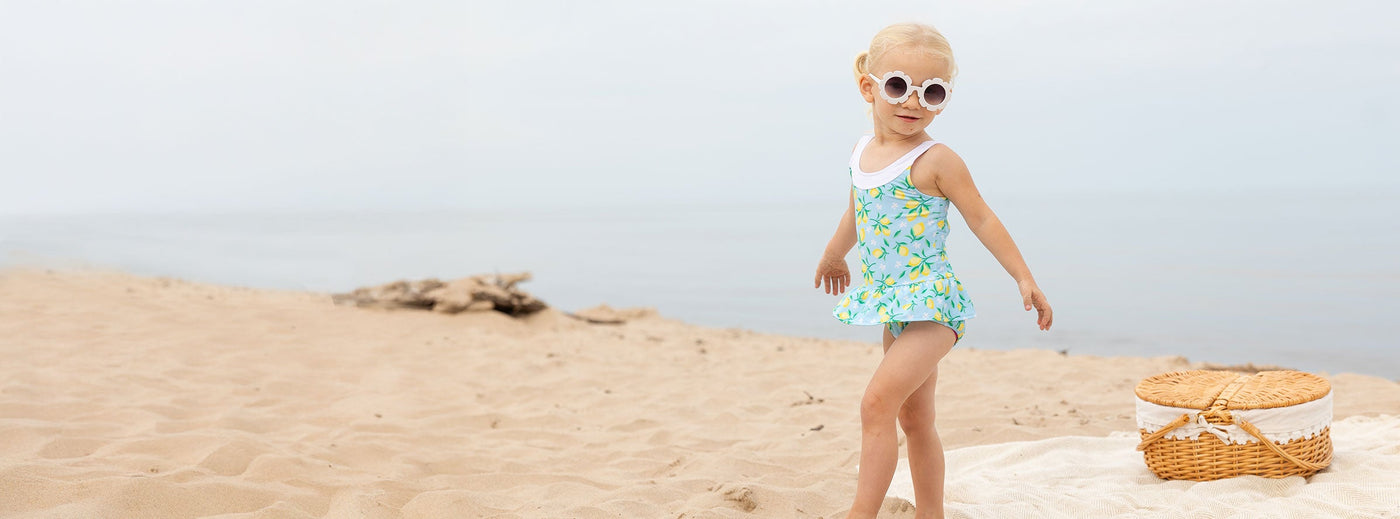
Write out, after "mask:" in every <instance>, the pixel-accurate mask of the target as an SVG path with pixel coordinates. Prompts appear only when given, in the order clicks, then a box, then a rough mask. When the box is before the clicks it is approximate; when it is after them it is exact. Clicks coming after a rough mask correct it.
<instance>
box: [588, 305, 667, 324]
mask: <svg viewBox="0 0 1400 519" xmlns="http://www.w3.org/2000/svg"><path fill="white" fill-rule="evenodd" d="M655 315H656V310H655V309H653V308H613V307H610V306H608V305H598V306H595V307H593V308H584V309H583V310H579V311H577V312H573V313H570V314H568V316H569V317H573V318H575V319H580V320H583V321H588V322H590V323H593V324H622V323H625V322H627V321H630V320H632V319H640V318H644V317H651V316H655Z"/></svg>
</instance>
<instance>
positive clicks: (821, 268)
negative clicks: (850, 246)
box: [812, 254, 851, 295]
mask: <svg viewBox="0 0 1400 519" xmlns="http://www.w3.org/2000/svg"><path fill="white" fill-rule="evenodd" d="M823 283H825V284H826V293H828V294H837V295H840V294H841V292H845V291H846V287H848V286H851V271H850V270H849V269H847V268H846V258H836V257H832V256H831V255H829V254H823V255H822V259H821V262H820V263H818V264H817V278H816V281H815V284H813V285H812V288H818V287H821V286H822V284H823Z"/></svg>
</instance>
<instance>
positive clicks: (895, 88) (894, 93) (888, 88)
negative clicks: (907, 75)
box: [885, 77, 909, 99]
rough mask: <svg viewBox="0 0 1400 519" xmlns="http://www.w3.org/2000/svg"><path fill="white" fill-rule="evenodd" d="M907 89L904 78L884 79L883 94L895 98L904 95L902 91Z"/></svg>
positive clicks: (907, 85)
mask: <svg viewBox="0 0 1400 519" xmlns="http://www.w3.org/2000/svg"><path fill="white" fill-rule="evenodd" d="M908 91H909V84H908V83H905V82H904V78H901V77H892V78H889V79H886V80H885V95H887V96H890V97H893V98H895V99H898V98H901V97H904V93H905V92H908Z"/></svg>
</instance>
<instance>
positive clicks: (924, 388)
mask: <svg viewBox="0 0 1400 519" xmlns="http://www.w3.org/2000/svg"><path fill="white" fill-rule="evenodd" d="M943 333H945V334H949V335H951V333H950V332H943ZM937 385H938V366H934V367H933V373H930V374H929V376H928V379H927V380H925V381H924V383H923V385H921V386H919V389H915V390H914V393H913V394H911V395H909V398H907V399H905V400H904V405H903V406H901V407H900V408H899V427H900V429H903V430H904V438H905V447H906V448H907V449H908V450H909V473H910V476H912V478H913V480H914V517H915V518H916V519H925V518H930V519H931V518H939V519H941V518H942V517H943V472H944V463H943V442H942V441H941V440H940V439H939V438H938V429H936V428H934V422H933V418H934V405H933V395H934V388H935V387H936V386H937Z"/></svg>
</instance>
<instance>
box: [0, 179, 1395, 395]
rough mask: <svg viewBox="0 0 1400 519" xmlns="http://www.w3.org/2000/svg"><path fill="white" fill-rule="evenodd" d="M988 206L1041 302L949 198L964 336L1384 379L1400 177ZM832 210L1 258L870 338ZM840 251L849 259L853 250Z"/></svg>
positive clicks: (557, 216) (452, 217) (0, 255)
mask: <svg viewBox="0 0 1400 519" xmlns="http://www.w3.org/2000/svg"><path fill="white" fill-rule="evenodd" d="M987 196H988V202H989V203H990V204H991V205H992V207H993V209H994V210H995V211H996V212H997V214H998V215H999V216H1000V218H1001V220H1002V221H1003V222H1004V223H1005V224H1006V226H1007V227H1008V228H1009V229H1010V231H1011V234H1012V236H1013V237H1014V238H1015V240H1016V242H1017V245H1018V246H1019V247H1020V249H1021V251H1022V254H1023V255H1024V256H1025V258H1026V260H1027V262H1028V263H1029V264H1030V266H1031V269H1032V272H1033V273H1034V275H1035V277H1036V279H1037V281H1038V282H1039V284H1040V286H1041V288H1042V289H1043V290H1044V291H1045V292H1046V294H1047V296H1048V297H1049V299H1050V301H1051V303H1052V304H1053V305H1054V308H1055V312H1056V317H1055V325H1054V327H1053V329H1052V330H1051V331H1049V332H1042V331H1040V330H1038V329H1037V328H1036V326H1035V323H1034V317H1033V312H1025V311H1024V310H1022V308H1021V305H1020V296H1019V294H1018V293H1017V291H1016V285H1015V283H1014V282H1013V281H1012V280H1011V278H1010V277H1009V276H1008V275H1007V274H1006V273H1005V271H1004V270H1003V269H1002V268H1001V266H1000V265H999V264H998V263H997V261H996V259H995V258H993V257H992V256H991V254H990V253H989V252H987V250H986V249H985V248H983V247H982V245H981V243H980V242H979V241H978V240H977V238H976V237H975V236H974V235H973V234H972V233H971V231H969V230H968V228H967V226H966V224H965V223H963V221H962V220H961V218H960V217H959V215H957V214H956V212H954V213H953V214H952V216H951V218H950V220H951V223H953V230H952V234H951V236H950V238H949V242H948V243H949V245H948V254H949V259H950V261H951V262H952V265H953V268H954V270H955V271H956V272H957V273H958V275H959V277H960V278H961V279H962V280H963V282H964V284H965V286H966V287H967V290H968V291H969V293H970V294H971V296H972V298H973V300H974V302H975V303H976V305H977V311H978V316H977V317H976V318H974V319H972V320H970V321H969V322H968V335H967V337H966V338H965V339H964V341H963V343H962V345H966V346H967V347H972V348H986V349H1012V348H1022V347H1037V348H1051V349H1068V350H1069V352H1070V353H1071V354H1094V355H1147V356H1155V355H1184V356H1186V357H1188V358H1190V359H1192V360H1205V361H1211V362H1220V363H1244V362H1254V363H1262V364H1275V365H1281V366H1286V367H1291V368H1296V369H1303V370H1309V371H1326V372H1332V373H1336V372H1343V371H1349V372H1360V373H1369V374H1376V375H1381V376H1384V377H1387V378H1392V379H1395V378H1400V348H1397V346H1400V339H1398V338H1400V317H1397V311H1400V303H1398V302H1397V299H1396V294H1400V262H1397V259H1396V258H1397V256H1400V222H1398V221H1397V215H1400V211H1397V209H1396V207H1397V204H1398V203H1400V193H1397V192H1393V191H1379V192H1378V191H1359V190H1358V191H1353V192H1336V193H1330V194H1324V195H1319V194H1315V193H1314V194H1309V193H1303V192H1289V191H1279V192H1270V193H1263V192H1253V193H1212V194H1200V195H1197V194H1191V195H1187V194H1172V195H1112V196H1109V195H1097V196H1081V197H1004V198H998V197H995V196H993V195H991V194H988V195H987ZM844 208H845V206H844V200H841V199H834V200H833V201H832V203H831V204H830V205H823V206H816V205H810V204H808V205H801V204H795V205H773V206H764V207H745V206H711V207H669V208H668V207H651V208H648V207H628V208H599V209H584V210H560V209H554V210H538V211H536V210H531V211H521V212H511V213H483V212H472V211H462V212H438V213H317V214H229V215H100V216H93V215H86V216H6V217H0V260H3V261H4V262H5V263H6V264H11V265H13V264H44V265H84V264H86V265H97V266H104V267H114V268H119V269H122V270H126V271H130V272H135V273H138V274H144V275H166V276H176V277H182V278H186V279H191V280H198V281H206V282H214V283H223V284H236V285H244V286H252V287H268V288H283V289H304V290H316V291H326V292H332V291H344V290H349V289H352V288H354V287H357V286H361V285H367V284H376V283H381V282H385V281H390V280H394V279H399V278H418V277H429V276H432V277H440V278H452V277H459V276H466V275H470V274H476V273H483V272H495V271H499V272H515V271H522V270H528V271H531V272H533V273H534V275H535V279H534V280H533V281H530V282H528V283H526V284H525V285H523V288H524V289H526V290H528V291H530V292H532V293H534V294H536V295H538V296H539V297H540V298H542V299H544V300H545V301H546V302H548V303H550V304H552V305H554V306H556V307H560V308H563V309H566V310H575V309H579V308H583V307H587V306H592V305H595V304H598V303H604V302H605V303H608V304H610V305H613V306H652V307H656V308H657V309H659V310H660V312H661V313H662V314H663V315H666V316H668V317H674V318H678V319H682V320H685V321H688V322H692V323H697V324H702V325H708V326H720V327H743V328H750V329H754V330H759V331H765V332H776V333H783V334H791V335H803V336H814V337H830V338H851V339H861V340H868V341H872V342H873V341H877V340H878V339H879V329H878V328H877V327H873V326H872V327H862V326H850V325H845V324H842V323H839V322H837V321H836V320H835V319H834V318H832V317H831V315H830V309H831V307H832V305H833V304H834V303H835V300H836V298H835V297H834V296H830V295H827V294H824V293H822V292H821V291H820V290H814V289H813V288H812V287H811V283H812V281H811V280H812V276H813V268H814V267H815V265H816V261H817V258H818V255H819V254H820V252H821V251H822V249H823V247H825V245H826V241H827V239H829V237H830V236H831V233H832V232H833V231H834V229H835V225H836V223H837V220H838V218H839V217H840V215H841V212H842V211H843V210H844ZM849 260H850V262H851V263H852V264H855V256H854V253H853V254H852V255H851V256H850V257H849Z"/></svg>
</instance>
